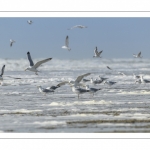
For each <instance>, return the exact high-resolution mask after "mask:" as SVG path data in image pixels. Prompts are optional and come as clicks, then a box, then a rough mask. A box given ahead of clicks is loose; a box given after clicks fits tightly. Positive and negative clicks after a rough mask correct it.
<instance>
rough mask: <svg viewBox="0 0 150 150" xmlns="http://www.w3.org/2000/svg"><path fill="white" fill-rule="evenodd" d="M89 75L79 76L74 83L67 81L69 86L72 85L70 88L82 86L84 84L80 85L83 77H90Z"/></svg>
mask: <svg viewBox="0 0 150 150" xmlns="http://www.w3.org/2000/svg"><path fill="white" fill-rule="evenodd" d="M90 74H91V73H86V74H83V75H80V76H78V77H77V78H76V80H75V81H72V80H71V81H69V84H70V85H72V86H76V87H77V86H84V84H83V83H80V82H81V80H82V79H83V78H84V77H86V76H88V75H90Z"/></svg>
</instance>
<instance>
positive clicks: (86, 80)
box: [82, 79, 90, 82]
mask: <svg viewBox="0 0 150 150" xmlns="http://www.w3.org/2000/svg"><path fill="white" fill-rule="evenodd" d="M82 81H83V82H89V81H90V80H89V79H83V80H82Z"/></svg>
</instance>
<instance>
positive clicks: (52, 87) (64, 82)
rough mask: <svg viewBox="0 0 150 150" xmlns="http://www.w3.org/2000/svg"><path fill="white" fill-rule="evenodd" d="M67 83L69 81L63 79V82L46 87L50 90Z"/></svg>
mask: <svg viewBox="0 0 150 150" xmlns="http://www.w3.org/2000/svg"><path fill="white" fill-rule="evenodd" d="M66 83H68V82H67V81H63V82H61V83H59V84H57V85H56V86H54V85H53V86H51V87H47V88H46V89H48V90H56V89H57V88H59V87H61V86H62V85H65V84H66Z"/></svg>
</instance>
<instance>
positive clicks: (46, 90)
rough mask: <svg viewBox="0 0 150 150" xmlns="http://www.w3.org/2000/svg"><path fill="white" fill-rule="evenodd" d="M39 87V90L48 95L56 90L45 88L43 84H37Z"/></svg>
mask: <svg viewBox="0 0 150 150" xmlns="http://www.w3.org/2000/svg"><path fill="white" fill-rule="evenodd" d="M37 88H38V89H39V91H40V92H41V93H44V94H45V95H46V94H47V93H54V90H51V89H45V88H42V86H37Z"/></svg>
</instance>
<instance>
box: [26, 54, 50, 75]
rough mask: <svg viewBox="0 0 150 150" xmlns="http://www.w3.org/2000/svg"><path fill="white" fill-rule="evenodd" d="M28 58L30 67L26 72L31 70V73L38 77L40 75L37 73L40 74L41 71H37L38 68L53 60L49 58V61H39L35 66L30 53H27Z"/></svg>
mask: <svg viewBox="0 0 150 150" xmlns="http://www.w3.org/2000/svg"><path fill="white" fill-rule="evenodd" d="M27 57H28V60H29V63H30V66H29V67H27V68H26V69H25V71H26V70H29V71H32V72H35V74H36V75H38V74H37V72H39V71H38V70H37V68H38V67H39V66H40V65H41V64H43V63H46V62H48V61H50V60H51V59H52V58H47V59H44V60H41V61H38V62H37V63H36V64H34V63H33V61H32V58H31V55H30V52H27Z"/></svg>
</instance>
